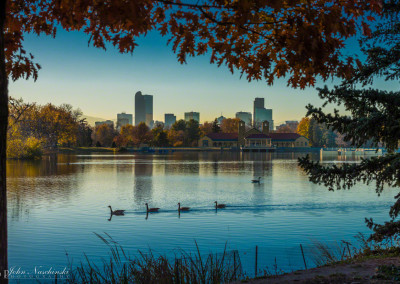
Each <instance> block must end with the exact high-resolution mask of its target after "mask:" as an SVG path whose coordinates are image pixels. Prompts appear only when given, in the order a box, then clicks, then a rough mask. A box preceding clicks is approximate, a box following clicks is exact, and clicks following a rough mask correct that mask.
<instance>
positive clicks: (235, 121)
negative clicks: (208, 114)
mask: <svg viewBox="0 0 400 284" xmlns="http://www.w3.org/2000/svg"><path fill="white" fill-rule="evenodd" d="M239 121H240V119H239V118H225V119H224V120H223V121H222V122H221V131H222V132H224V133H237V132H238V128H239Z"/></svg>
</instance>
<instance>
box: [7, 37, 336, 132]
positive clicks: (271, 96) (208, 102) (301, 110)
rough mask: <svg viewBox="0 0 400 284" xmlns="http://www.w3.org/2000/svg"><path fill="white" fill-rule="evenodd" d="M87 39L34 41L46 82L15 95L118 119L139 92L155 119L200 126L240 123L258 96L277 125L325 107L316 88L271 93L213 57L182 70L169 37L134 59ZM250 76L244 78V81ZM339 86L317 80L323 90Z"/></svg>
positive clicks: (19, 86)
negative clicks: (193, 120) (189, 119)
mask: <svg viewBox="0 0 400 284" xmlns="http://www.w3.org/2000/svg"><path fill="white" fill-rule="evenodd" d="M88 39H89V37H88V36H87V35H85V34H84V33H83V32H66V31H62V30H59V31H58V33H57V36H56V38H55V39H53V38H51V37H47V36H40V37H38V36H36V35H30V34H27V35H26V36H25V41H24V47H25V49H26V50H27V52H31V53H32V54H33V55H34V56H35V60H36V62H38V63H39V64H41V66H42V69H41V70H40V72H39V79H38V80H37V81H36V82H34V81H33V80H23V79H20V80H18V81H16V82H10V84H9V94H10V95H11V96H13V97H16V98H20V97H21V98H23V99H24V101H26V102H37V103H39V104H46V103H50V102H51V103H53V104H56V105H60V104H62V103H68V104H71V105H72V106H73V107H75V108H80V109H81V110H82V111H83V113H84V114H85V115H88V116H94V117H100V118H104V119H116V117H117V113H120V112H126V113H132V114H133V115H134V95H135V93H136V92H137V91H142V93H143V94H149V95H153V102H154V106H153V108H154V110H153V111H154V120H159V121H164V114H165V113H174V114H175V115H176V116H177V119H181V118H183V117H184V112H188V111H197V112H200V121H201V122H204V121H212V120H214V118H216V117H218V116H220V115H221V114H222V115H223V116H225V117H234V116H235V113H236V112H238V111H248V112H252V109H253V101H254V98H256V97H263V98H265V107H266V108H271V109H273V119H274V122H275V125H278V124H280V123H282V122H284V121H286V120H300V119H301V118H302V117H303V116H304V115H305V113H306V109H305V106H306V105H307V104H308V103H312V104H314V105H318V106H319V105H321V104H322V101H321V100H320V99H319V98H318V96H317V90H316V89H315V88H307V89H305V90H300V89H293V88H291V87H287V84H286V79H282V80H277V81H275V83H274V85H273V86H268V84H267V83H266V82H265V81H253V82H250V83H249V82H248V81H247V80H246V79H245V78H242V79H241V78H240V74H239V73H236V74H232V73H230V71H229V70H228V68H226V67H225V66H221V67H218V66H217V65H215V64H210V63H209V61H210V58H209V56H207V55H205V56H200V57H195V58H188V60H187V64H184V65H182V64H180V63H178V61H177V59H176V55H175V54H174V53H173V52H172V50H171V47H170V46H167V38H163V37H161V36H160V35H158V34H157V33H150V34H149V35H148V36H146V37H145V38H141V39H140V40H139V42H138V43H139V46H138V47H137V48H136V49H135V50H134V52H133V54H120V53H119V52H118V51H117V50H116V49H115V48H113V47H109V48H108V49H107V51H104V50H102V49H98V48H94V47H91V46H88ZM243 77H245V76H243ZM325 84H328V85H333V82H332V81H329V82H322V81H321V80H319V81H317V85H316V86H320V87H322V86H323V85H325Z"/></svg>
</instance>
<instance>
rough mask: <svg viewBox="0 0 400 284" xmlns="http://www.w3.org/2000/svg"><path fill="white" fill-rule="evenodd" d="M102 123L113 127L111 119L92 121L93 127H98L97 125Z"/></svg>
mask: <svg viewBox="0 0 400 284" xmlns="http://www.w3.org/2000/svg"><path fill="white" fill-rule="evenodd" d="M103 124H106V125H108V126H110V127H112V128H114V121H112V120H105V121H96V122H95V123H94V127H98V126H100V125H103Z"/></svg>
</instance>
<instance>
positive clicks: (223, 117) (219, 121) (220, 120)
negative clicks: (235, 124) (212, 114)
mask: <svg viewBox="0 0 400 284" xmlns="http://www.w3.org/2000/svg"><path fill="white" fill-rule="evenodd" d="M224 119H226V117H225V116H222V115H221V116H220V117H218V118H217V121H218V124H221V123H222V121H223V120H224Z"/></svg>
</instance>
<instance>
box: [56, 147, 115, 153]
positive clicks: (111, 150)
mask: <svg viewBox="0 0 400 284" xmlns="http://www.w3.org/2000/svg"><path fill="white" fill-rule="evenodd" d="M116 151H117V149H116V148H107V147H59V148H58V152H59V153H66V154H68V153H104V152H108V153H114V152H116Z"/></svg>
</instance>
